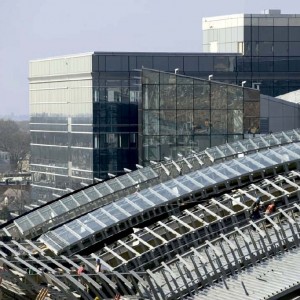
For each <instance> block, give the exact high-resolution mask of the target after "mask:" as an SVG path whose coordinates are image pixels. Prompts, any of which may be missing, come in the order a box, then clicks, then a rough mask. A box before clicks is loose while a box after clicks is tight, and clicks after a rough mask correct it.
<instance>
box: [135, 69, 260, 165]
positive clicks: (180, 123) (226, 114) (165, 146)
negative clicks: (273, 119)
mask: <svg viewBox="0 0 300 300" xmlns="http://www.w3.org/2000/svg"><path fill="white" fill-rule="evenodd" d="M244 95H246V98H247V103H246V102H245V100H244ZM259 99H260V94H259V91H257V90H252V89H247V88H242V87H239V86H234V85H229V84H224V83H220V82H215V81H208V80H202V79H198V78H192V77H187V76H182V75H176V74H172V73H165V72H160V71H155V70H149V69H143V70H142V99H141V103H140V106H139V113H140V115H142V127H141V130H140V143H139V153H140V163H146V164H147V162H149V161H150V160H153V161H161V160H164V159H165V157H169V158H174V159H175V158H176V157H177V154H178V153H181V154H184V155H187V154H189V152H190V151H191V150H192V149H195V150H204V149H206V148H207V147H211V146H215V145H220V144H223V143H226V142H229V141H230V142H231V141H234V140H238V139H243V137H244V133H248V131H249V130H250V129H249V128H251V129H252V130H254V128H255V129H256V130H257V131H256V132H258V130H259Z"/></svg>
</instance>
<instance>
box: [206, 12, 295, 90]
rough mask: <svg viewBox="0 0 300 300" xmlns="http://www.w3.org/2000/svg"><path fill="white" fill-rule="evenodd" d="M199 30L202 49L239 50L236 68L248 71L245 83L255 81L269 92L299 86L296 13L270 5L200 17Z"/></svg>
mask: <svg viewBox="0 0 300 300" xmlns="http://www.w3.org/2000/svg"><path fill="white" fill-rule="evenodd" d="M202 30H203V51H204V52H210V53H212V52H213V53H228V52H229V53H233V52H235V53H240V54H242V56H241V57H239V58H238V59H237V72H239V71H242V72H243V73H244V75H246V72H248V74H247V75H246V76H244V80H247V85H248V86H251V85H252V84H253V85H256V84H259V85H260V89H261V91H262V94H265V95H269V96H278V95H281V94H285V93H287V92H290V91H294V90H297V89H299V88H300V87H299V70H300V15H299V14H281V11H280V10H278V9H275V10H274V9H273V10H265V11H264V12H263V13H262V14H235V15H225V16H219V17H210V18H203V20H202ZM287 74H288V75H287Z"/></svg>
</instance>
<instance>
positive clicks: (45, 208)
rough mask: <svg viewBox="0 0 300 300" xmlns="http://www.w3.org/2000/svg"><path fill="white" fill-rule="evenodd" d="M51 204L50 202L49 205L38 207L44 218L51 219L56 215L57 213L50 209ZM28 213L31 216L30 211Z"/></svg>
mask: <svg viewBox="0 0 300 300" xmlns="http://www.w3.org/2000/svg"><path fill="white" fill-rule="evenodd" d="M51 205H52V203H51V204H50V205H47V206H43V207H41V208H40V209H39V211H40V213H41V214H42V215H43V216H44V218H45V219H46V220H49V219H52V218H54V217H56V216H57V213H56V212H55V211H53V210H52V209H51ZM29 215H30V218H31V213H30V214H29ZM29 215H28V216H29Z"/></svg>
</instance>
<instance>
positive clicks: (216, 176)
mask: <svg viewBox="0 0 300 300" xmlns="http://www.w3.org/2000/svg"><path fill="white" fill-rule="evenodd" d="M201 172H202V174H204V175H206V176H207V177H209V178H210V179H212V180H213V181H215V182H221V181H224V180H226V179H227V178H223V177H222V176H220V175H219V174H217V173H216V172H215V170H214V167H208V168H206V169H202V170H201Z"/></svg>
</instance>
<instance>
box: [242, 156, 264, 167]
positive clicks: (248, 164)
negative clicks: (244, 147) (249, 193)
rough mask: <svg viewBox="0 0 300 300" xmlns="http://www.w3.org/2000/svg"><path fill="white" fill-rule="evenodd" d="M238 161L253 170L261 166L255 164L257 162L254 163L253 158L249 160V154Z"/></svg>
mask: <svg viewBox="0 0 300 300" xmlns="http://www.w3.org/2000/svg"><path fill="white" fill-rule="evenodd" d="M238 161H239V163H241V164H242V165H245V166H246V167H247V168H249V169H251V171H253V170H257V169H258V168H259V166H258V165H257V164H255V163H253V161H252V160H249V159H248V158H247V156H245V157H242V158H240V159H238ZM261 167H263V166H261Z"/></svg>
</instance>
